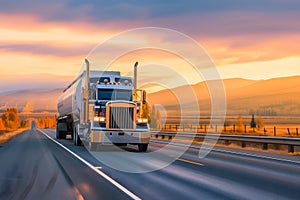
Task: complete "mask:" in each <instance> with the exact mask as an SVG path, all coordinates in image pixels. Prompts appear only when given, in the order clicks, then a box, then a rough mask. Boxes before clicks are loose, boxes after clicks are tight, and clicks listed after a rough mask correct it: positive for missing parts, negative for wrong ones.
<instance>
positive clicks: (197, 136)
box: [151, 132, 300, 153]
mask: <svg viewBox="0 0 300 200" xmlns="http://www.w3.org/2000/svg"><path fill="white" fill-rule="evenodd" d="M151 135H152V137H154V138H157V139H159V137H161V139H169V140H171V139H173V138H174V137H175V136H176V138H184V139H193V140H197V141H201V140H202V141H203V140H204V138H208V139H216V140H219V141H220V140H223V141H225V145H229V144H230V142H231V141H239V142H241V147H242V148H244V147H246V143H260V144H263V146H262V148H263V150H267V149H268V144H278V145H287V147H288V152H289V153H294V147H295V146H300V138H288V137H270V136H248V135H247V136H246V135H228V134H220V135H218V134H212V133H207V134H202V133H185V132H177V133H176V132H151Z"/></svg>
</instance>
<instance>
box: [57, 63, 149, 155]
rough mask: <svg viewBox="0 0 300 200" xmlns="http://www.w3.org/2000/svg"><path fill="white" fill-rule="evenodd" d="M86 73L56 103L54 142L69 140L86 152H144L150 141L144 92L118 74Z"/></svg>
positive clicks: (125, 77) (131, 81) (130, 80)
mask: <svg viewBox="0 0 300 200" xmlns="http://www.w3.org/2000/svg"><path fill="white" fill-rule="evenodd" d="M85 65H86V69H85V70H84V71H83V72H82V73H81V74H80V75H79V76H78V77H77V78H76V79H75V80H74V81H73V82H72V83H71V84H70V85H69V86H68V87H67V88H66V89H65V90H64V91H63V94H62V95H61V96H60V97H59V100H58V105H57V107H58V112H59V117H58V118H57V119H56V138H57V139H66V138H67V136H68V135H70V136H71V139H72V140H73V142H74V144H75V145H81V144H82V143H84V145H86V146H87V147H88V148H89V149H91V150H92V149H94V148H95V147H97V146H99V145H100V146H101V145H117V146H126V145H128V144H131V145H137V146H138V150H139V151H140V152H146V151H147V148H148V144H149V141H150V129H149V121H150V118H149V113H148V104H147V101H146V91H144V90H139V89H138V88H137V67H138V62H136V63H135V65H134V77H133V78H131V77H127V76H121V73H120V72H119V71H90V64H89V61H88V60H87V59H86V60H85Z"/></svg>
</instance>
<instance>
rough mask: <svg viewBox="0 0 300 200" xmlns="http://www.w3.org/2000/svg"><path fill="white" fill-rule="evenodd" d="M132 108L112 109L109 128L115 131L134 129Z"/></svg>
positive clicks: (110, 110)
mask: <svg viewBox="0 0 300 200" xmlns="http://www.w3.org/2000/svg"><path fill="white" fill-rule="evenodd" d="M133 112H134V108H132V107H110V109H109V128H113V129H133Z"/></svg>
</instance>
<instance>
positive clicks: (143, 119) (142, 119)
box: [137, 118, 148, 124]
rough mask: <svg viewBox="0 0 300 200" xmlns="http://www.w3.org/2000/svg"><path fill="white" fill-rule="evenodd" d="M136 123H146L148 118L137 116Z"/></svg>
mask: <svg viewBox="0 0 300 200" xmlns="http://www.w3.org/2000/svg"><path fill="white" fill-rule="evenodd" d="M137 123H139V124H142V123H143V124H144V123H148V119H147V118H138V120H137Z"/></svg>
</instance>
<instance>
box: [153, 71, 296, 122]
mask: <svg viewBox="0 0 300 200" xmlns="http://www.w3.org/2000/svg"><path fill="white" fill-rule="evenodd" d="M213 82H214V81H207V83H210V84H212V83H213ZM223 84H224V88H225V91H226V97H227V99H226V100H227V115H233V116H235V115H239V114H241V115H248V114H250V113H254V114H258V115H299V116H300V76H294V77H284V78H274V79H269V80H245V79H237V78H235V79H225V80H223ZM191 88H192V89H193V90H194V91H195V93H196V97H197V99H198V103H199V105H200V109H201V112H202V115H203V114H204V115H209V114H210V95H209V90H208V88H207V85H206V82H200V83H198V84H195V85H192V86H181V87H178V88H175V89H172V91H171V90H162V91H159V92H156V93H153V94H150V95H149V98H148V99H149V101H150V102H151V103H152V104H161V105H164V106H167V107H168V108H170V109H172V108H175V109H178V108H177V107H176V106H175V105H178V100H177V99H176V96H175V95H174V94H172V93H175V94H176V93H177V94H185V93H187V91H188V90H189V89H191ZM188 98H190V97H189V96H186V97H185V98H184V97H183V98H182V99H183V102H185V103H187V104H188V102H189V99H188ZM191 112H192V108H191Z"/></svg>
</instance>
